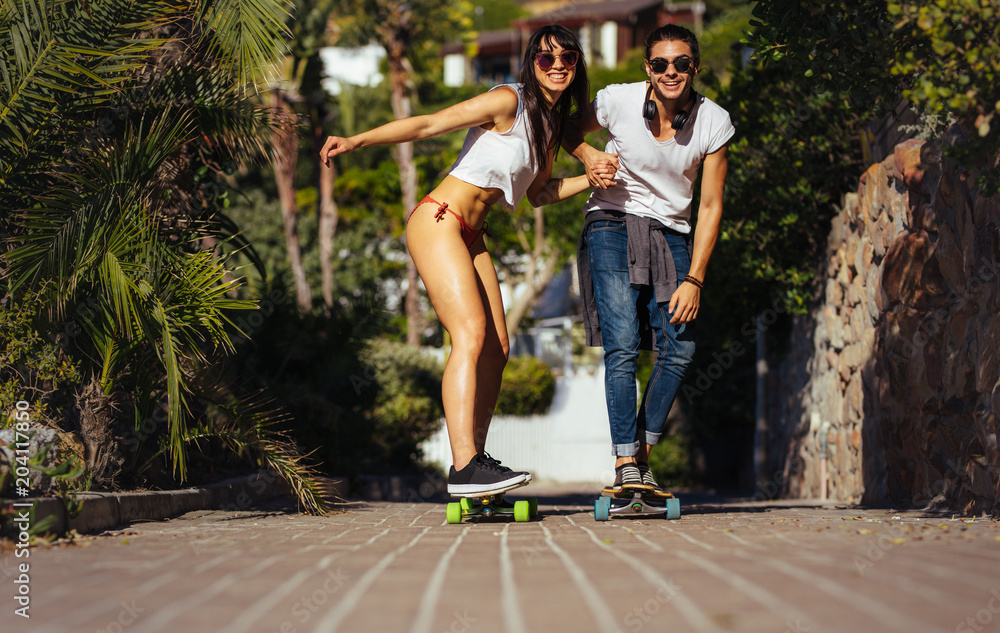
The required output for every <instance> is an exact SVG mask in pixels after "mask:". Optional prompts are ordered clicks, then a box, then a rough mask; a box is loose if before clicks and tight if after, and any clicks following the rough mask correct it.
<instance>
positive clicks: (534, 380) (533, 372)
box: [496, 356, 556, 415]
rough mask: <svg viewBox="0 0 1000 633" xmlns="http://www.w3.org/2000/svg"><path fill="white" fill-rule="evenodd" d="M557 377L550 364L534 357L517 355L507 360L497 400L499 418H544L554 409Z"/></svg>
mask: <svg viewBox="0 0 1000 633" xmlns="http://www.w3.org/2000/svg"><path fill="white" fill-rule="evenodd" d="M555 394H556V378H555V376H553V375H552V369H551V368H550V367H549V366H548V364H547V363H545V362H544V361H541V360H539V359H537V358H535V357H534V356H515V357H513V358H511V359H510V360H509V361H507V367H506V368H505V369H504V372H503V386H501V387H500V397H499V398H498V399H497V408H496V412H497V414H499V415H543V414H545V413H547V412H548V410H549V407H551V406H552V398H553V397H554V396H555Z"/></svg>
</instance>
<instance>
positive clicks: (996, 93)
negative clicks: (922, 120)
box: [888, 0, 1000, 194]
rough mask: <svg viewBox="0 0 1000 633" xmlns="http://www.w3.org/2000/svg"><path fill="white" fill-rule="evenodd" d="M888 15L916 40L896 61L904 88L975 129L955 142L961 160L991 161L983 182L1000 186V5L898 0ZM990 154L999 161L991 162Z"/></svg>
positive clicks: (978, 0)
mask: <svg viewBox="0 0 1000 633" xmlns="http://www.w3.org/2000/svg"><path fill="white" fill-rule="evenodd" d="M888 12H889V15H890V16H892V18H894V19H895V20H897V33H900V34H903V35H904V36H906V37H908V38H909V40H910V42H911V43H912V45H911V46H909V47H907V48H906V49H904V50H903V51H902V52H901V54H900V55H897V57H896V58H895V60H894V63H893V64H892V73H893V74H894V75H895V76H897V77H906V78H908V81H907V84H908V85H907V87H906V88H905V89H904V90H903V96H904V97H906V98H907V99H909V100H910V102H911V103H912V104H913V105H914V106H916V107H919V108H923V109H925V110H927V111H929V112H931V113H933V114H939V115H951V116H953V117H954V118H955V119H957V120H958V122H959V123H960V124H961V126H962V127H963V129H964V130H965V131H966V133H967V134H968V135H969V137H968V138H967V139H965V142H964V143H962V144H960V145H956V146H952V147H950V148H948V151H949V153H950V154H951V155H952V156H954V157H955V158H957V159H958V160H959V161H961V162H962V163H964V164H966V165H969V166H974V167H980V168H984V169H982V170H981V171H980V173H979V175H978V177H977V184H979V185H980V186H981V187H983V188H984V193H987V194H992V193H996V192H997V191H998V190H1000V167H998V166H997V165H996V158H997V148H998V147H1000V20H998V19H997V18H998V17H1000V9H998V8H997V6H996V4H995V3H994V2H989V1H986V0H948V1H945V2H937V3H923V2H920V3H918V2H901V1H898V0H897V1H892V2H889V5H888ZM990 161H993V163H992V164H991V163H990Z"/></svg>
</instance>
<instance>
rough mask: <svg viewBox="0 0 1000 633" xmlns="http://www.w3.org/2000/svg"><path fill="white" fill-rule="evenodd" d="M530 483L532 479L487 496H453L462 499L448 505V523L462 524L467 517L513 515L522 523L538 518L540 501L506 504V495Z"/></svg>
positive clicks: (528, 500) (521, 501)
mask: <svg viewBox="0 0 1000 633" xmlns="http://www.w3.org/2000/svg"><path fill="white" fill-rule="evenodd" d="M529 481H530V479H529V480H526V481H522V482H520V483H517V484H514V485H513V486H510V487H509V488H504V489H503V490H500V491H498V492H491V493H489V494H485V495H484V494H478V495H457V494H456V495H452V496H453V497H461V499H460V500H459V501H458V502H453V503H449V504H448V506H447V512H446V514H445V516H446V517H447V519H448V523H461V522H462V519H463V518H465V517H474V516H482V517H486V518H489V517H491V516H494V515H497V514H513V515H514V520H515V521H517V522H518V523H521V522H524V521H527V520H529V519H531V518H533V517H535V516H538V499H535V498H534V497H531V498H529V499H521V500H518V501H515V502H514V503H509V502H505V501H504V498H503V496H504V494H506V493H508V492H510V491H511V490H514V489H515V488H520V487H521V486H526V485H528V482H529Z"/></svg>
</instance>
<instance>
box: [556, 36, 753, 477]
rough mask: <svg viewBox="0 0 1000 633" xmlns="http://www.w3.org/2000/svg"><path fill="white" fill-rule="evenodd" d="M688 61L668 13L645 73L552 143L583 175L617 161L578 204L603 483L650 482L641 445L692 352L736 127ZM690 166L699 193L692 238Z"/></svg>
mask: <svg viewBox="0 0 1000 633" xmlns="http://www.w3.org/2000/svg"><path fill="white" fill-rule="evenodd" d="M698 64H699V53H698V41H697V38H696V37H695V35H694V33H692V32H691V31H689V30H688V29H685V28H683V27H680V26H677V25H673V24H669V25H666V26H663V27H661V28H659V29H657V30H656V31H654V32H653V33H652V34H651V35H650V36H649V38H648V39H647V40H646V51H645V63H644V66H645V70H646V74H647V75H648V76H649V81H648V82H641V83H634V84H617V85H612V86H608V87H607V88H605V89H603V90H601V91H600V92H598V93H597V97H596V98H595V99H594V101H593V102H592V103H591V104H590V107H589V108H587V109H585V111H584V113H583V116H582V117H581V118H580V119H579V120H578V121H577V123H576V129H575V130H574V129H573V127H572V126H570V129H569V130H568V131H567V138H566V140H565V142H564V144H563V146H564V147H565V148H566V149H567V150H568V151H570V152H572V153H573V155H574V156H576V157H577V158H578V159H580V160H581V161H582V162H583V163H584V165H586V168H587V173H588V176H591V174H592V173H593V168H594V166H595V165H596V164H599V163H601V162H602V161H609V160H610V161H611V162H613V163H615V165H616V166H617V167H618V171H617V174H616V181H617V182H616V186H613V187H610V188H606V187H605V185H604V184H603V183H602V182H601V179H600V178H599V177H597V176H596V175H594V176H591V177H590V180H591V182H592V183H593V184H594V191H593V193H592V194H591V196H590V199H589V200H588V201H587V203H586V205H585V206H584V212H585V214H586V223H585V226H584V229H583V234H582V235H581V237H580V246H579V258H578V265H579V267H580V285H581V294H582V296H583V299H584V323H585V326H586V327H587V344H588V345H594V346H597V345H603V347H604V363H605V370H606V372H605V390H606V398H607V404H608V415H609V417H610V423H611V442H612V454H613V455H614V456H615V458H616V459H615V482H614V484H613V486H612V488H618V487H626V488H636V489H642V488H645V489H659V485H658V484H657V483H656V480H655V478H654V477H653V475H652V473H651V472H650V470H649V465H648V460H649V451H650V448H651V447H652V445H654V444H656V443H657V441H659V439H660V435H661V433H662V432H663V427H664V423H665V422H666V419H667V414H668V413H669V412H670V407H671V406H672V404H673V402H674V398H675V396H676V394H677V390H678V388H679V387H680V384H681V380H682V379H683V377H684V373H685V370H686V368H687V366H688V365H689V364H690V362H691V358H692V356H693V355H694V347H695V344H694V319H695V317H696V316H697V315H698V307H699V305H700V302H701V290H702V284H703V282H704V280H705V273H706V270H707V268H708V260H709V257H710V256H711V254H712V249H713V248H714V246H715V242H716V239H717V237H718V233H719V222H720V220H721V218H722V196H723V188H724V185H725V180H726V169H727V159H726V147H727V144H728V142H729V140H730V138H732V136H733V134H734V133H735V129H734V128H733V125H732V123H731V121H730V118H729V114H728V113H727V112H726V111H725V110H723V109H722V108H721V107H719V106H718V105H716V104H715V103H713V102H712V101H711V100H709V99H706V98H705V97H704V96H702V95H699V94H698V93H696V92H695V91H694V88H693V83H694V78H695V75H697V73H698ZM602 127H603V128H607V129H608V144H607V147H606V152H607V153H604V152H600V151H599V150H597V149H595V148H593V147H591V146H590V145H588V144H587V143H585V142H584V141H583V135H584V134H587V133H590V132H593V131H596V130H597V129H599V128H602ZM699 167H700V168H701V169H702V170H703V172H702V184H701V202H700V206H699V209H698V226H697V229H696V230H695V231H694V239H693V244H692V239H691V223H690V220H691V200H692V195H693V191H694V181H695V178H696V177H697V175H698V169H699ZM591 284H592V286H591ZM641 323H642V324H644V325H648V328H647V329H646V330H643V327H642V326H641ZM654 342H655V347H656V350H657V358H656V364H655V366H654V369H653V373H652V375H651V376H650V379H649V383H648V384H647V385H646V389H645V392H644V394H643V398H642V403H641V404H640V406H639V408H638V410H637V409H636V391H635V388H636V378H635V372H636V361H637V359H638V356H639V351H638V350H639V349H640V347H641V348H643V349H652V348H653V343H654Z"/></svg>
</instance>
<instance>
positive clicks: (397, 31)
mask: <svg viewBox="0 0 1000 633" xmlns="http://www.w3.org/2000/svg"><path fill="white" fill-rule="evenodd" d="M342 2H343V6H342V8H341V10H340V14H341V19H340V20H339V21H338V26H339V27H340V29H341V39H342V41H344V42H345V43H348V44H368V43H371V42H375V43H377V44H379V45H380V46H382V47H383V48H384V49H385V51H386V60H387V63H388V66H389V89H390V92H391V95H392V113H393V116H395V117H396V118H397V119H404V118H406V117H408V116H410V115H411V113H412V99H411V96H412V95H411V93H412V79H413V78H412V75H413V64H412V62H411V58H419V57H420V56H421V55H426V54H427V53H428V49H430V48H431V47H432V46H433V44H434V43H435V42H442V41H446V40H447V39H449V38H460V37H464V36H467V35H468V34H469V33H470V32H471V26H472V21H471V14H472V11H471V5H470V4H469V3H468V2H445V1H444V0H342ZM392 155H393V158H394V159H395V161H396V165H397V166H398V168H399V180H400V188H401V189H402V194H403V208H404V209H405V210H407V211H409V210H410V209H412V208H413V207H415V206H416V205H417V168H416V165H415V164H414V161H413V143H400V144H398V145H394V146H393V147H392ZM407 282H408V283H407V290H406V300H405V310H406V318H407V334H406V342H407V343H408V344H410V345H418V344H419V342H420V330H421V329H422V328H421V324H420V322H421V320H422V317H421V314H420V310H419V304H418V301H417V296H418V295H417V268H416V266H415V265H414V264H413V260H412V259H411V258H410V257H409V256H407Z"/></svg>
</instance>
